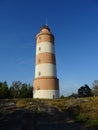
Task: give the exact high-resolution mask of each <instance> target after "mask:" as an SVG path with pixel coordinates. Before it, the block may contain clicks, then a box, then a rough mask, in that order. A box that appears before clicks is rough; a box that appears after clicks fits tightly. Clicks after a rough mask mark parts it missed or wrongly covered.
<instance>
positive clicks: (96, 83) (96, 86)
mask: <svg viewBox="0 0 98 130" xmlns="http://www.w3.org/2000/svg"><path fill="white" fill-rule="evenodd" d="M93 94H94V95H98V80H95V81H94V83H93Z"/></svg>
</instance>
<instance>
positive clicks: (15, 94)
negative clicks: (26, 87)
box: [10, 81, 22, 98]
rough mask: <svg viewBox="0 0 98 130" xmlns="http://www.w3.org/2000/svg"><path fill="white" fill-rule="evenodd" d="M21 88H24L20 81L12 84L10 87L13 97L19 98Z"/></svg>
mask: <svg viewBox="0 0 98 130" xmlns="http://www.w3.org/2000/svg"><path fill="white" fill-rule="evenodd" d="M21 88H22V83H21V82H20V81H14V82H12V86H11V87H10V93H11V96H12V97H13V98H19V97H20V91H21Z"/></svg>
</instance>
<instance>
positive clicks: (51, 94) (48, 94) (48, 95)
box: [33, 90, 59, 99]
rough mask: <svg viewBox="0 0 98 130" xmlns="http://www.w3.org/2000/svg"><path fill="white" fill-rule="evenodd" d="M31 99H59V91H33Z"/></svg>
mask: <svg viewBox="0 0 98 130" xmlns="http://www.w3.org/2000/svg"><path fill="white" fill-rule="evenodd" d="M33 97H34V98H45V99H53V98H59V90H35V91H33Z"/></svg>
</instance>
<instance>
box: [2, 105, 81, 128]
mask: <svg viewBox="0 0 98 130" xmlns="http://www.w3.org/2000/svg"><path fill="white" fill-rule="evenodd" d="M12 106H13V107H12ZM8 109H9V112H8V113H7V114H5V115H1V116H0V130H83V128H81V126H80V124H79V123H76V122H75V121H74V120H72V119H71V118H70V116H69V114H68V113H67V112H62V111H60V110H59V109H58V108H56V107H54V106H50V105H48V104H46V103H41V104H40V109H41V111H40V112H37V110H35V111H33V110H32V109H31V107H30V108H29V107H28V108H16V107H14V105H9V108H8Z"/></svg>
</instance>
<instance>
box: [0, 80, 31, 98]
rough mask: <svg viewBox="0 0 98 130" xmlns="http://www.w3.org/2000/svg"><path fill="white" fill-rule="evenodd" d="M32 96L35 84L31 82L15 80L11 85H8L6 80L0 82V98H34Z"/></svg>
mask: <svg viewBox="0 0 98 130" xmlns="http://www.w3.org/2000/svg"><path fill="white" fill-rule="evenodd" d="M32 96H33V86H31V85H30V84H26V83H22V82H20V81H14V82H12V85H11V86H8V84H7V82H6V81H4V82H0V99H8V98H32Z"/></svg>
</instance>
